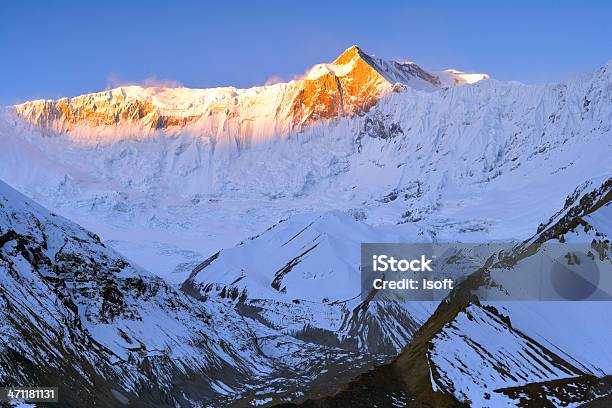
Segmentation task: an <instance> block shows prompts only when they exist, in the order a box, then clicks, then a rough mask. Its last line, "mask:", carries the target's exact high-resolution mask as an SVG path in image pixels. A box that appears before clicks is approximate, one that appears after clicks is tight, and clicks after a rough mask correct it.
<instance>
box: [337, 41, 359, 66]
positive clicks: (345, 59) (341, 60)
mask: <svg viewBox="0 0 612 408" xmlns="http://www.w3.org/2000/svg"><path fill="white" fill-rule="evenodd" d="M364 55H365V54H364V53H363V51H362V50H361V48H359V47H358V46H357V45H351V46H350V47H349V48H347V49H346V50H344V52H342V54H340V55H339V56H338V58H336V59H335V60H334V62H333V63H332V64H334V65H344V64H347V63H349V62H350V61H352V60H353V59H355V58H356V57H361V56H364Z"/></svg>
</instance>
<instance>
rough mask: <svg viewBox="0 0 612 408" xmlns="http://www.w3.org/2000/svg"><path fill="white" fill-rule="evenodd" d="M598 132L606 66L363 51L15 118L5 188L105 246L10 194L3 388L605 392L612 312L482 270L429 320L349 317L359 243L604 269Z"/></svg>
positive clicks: (430, 397)
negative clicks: (480, 245)
mask: <svg viewBox="0 0 612 408" xmlns="http://www.w3.org/2000/svg"><path fill="white" fill-rule="evenodd" d="M483 79H488V80H486V81H484V80H483ZM455 85H462V86H455ZM611 123H612V68H611V66H610V65H609V64H608V65H607V66H604V67H602V68H601V69H598V70H595V71H593V72H591V73H587V74H584V75H582V76H580V77H577V78H574V79H570V80H567V81H564V82H561V83H558V84H551V85H541V86H540V85H538V86H535V85H524V84H519V83H514V82H513V83H505V82H499V81H495V80H490V79H489V78H488V76H486V75H483V74H468V73H464V72H461V71H457V70H447V71H444V72H440V73H432V72H427V71H425V70H423V69H421V68H419V67H418V66H417V65H416V64H414V63H399V62H392V61H384V60H380V59H377V58H375V57H372V56H369V55H367V54H365V53H364V52H363V51H361V50H360V49H359V48H357V47H351V48H349V49H348V50H347V51H345V52H344V53H343V54H342V55H341V56H339V57H338V58H337V59H336V60H335V61H334V62H333V63H331V64H321V65H317V66H315V67H313V68H312V69H311V70H310V71H309V72H308V73H307V74H306V75H305V76H304V78H302V79H299V80H295V81H291V82H289V83H285V84H276V85H271V86H264V87H257V88H251V89H245V90H241V89H235V88H217V89H186V88H142V87H136V86H131V87H121V88H117V89H113V90H110V91H106V92H101V93H97V94H89V95H83V96H79V97H75V98H71V99H61V100H58V101H32V102H27V103H25V104H22V105H18V106H15V107H8V108H6V109H5V110H3V111H2V112H0V179H3V180H5V181H7V182H8V183H10V184H11V185H12V186H13V187H15V188H17V189H19V190H20V191H22V192H24V193H25V194H26V195H28V196H30V197H32V198H34V199H35V200H36V201H38V202H40V203H41V204H42V205H44V206H45V207H46V208H50V209H51V210H53V211H54V212H56V213H59V214H62V216H66V217H67V218H70V219H73V220H75V221H77V222H78V223H79V224H82V225H84V226H86V227H87V228H88V229H90V230H93V231H96V233H98V234H99V235H100V236H101V237H102V238H98V236H97V235H95V234H93V233H91V232H88V231H87V230H85V229H83V228H81V227H79V226H77V225H76V224H74V223H73V222H70V221H68V220H67V219H66V218H63V217H60V216H59V215H53V213H51V212H50V211H48V210H45V209H44V208H42V207H41V206H39V205H37V204H34V203H33V202H32V201H31V200H29V199H27V198H25V197H24V196H22V195H21V194H19V193H17V192H15V191H14V190H13V189H11V188H10V187H8V186H7V185H5V184H0V316H1V317H2V322H3V323H0V324H1V325H2V330H1V331H0V333H1V334H0V337H1V338H2V343H1V345H0V362H1V364H0V383H2V384H13V383H12V382H11V381H17V380H19V382H20V383H31V384H37V383H41V382H44V383H50V384H56V383H57V379H58V378H64V379H68V380H66V382H65V384H64V383H62V384H60V386H61V387H64V388H63V390H64V391H62V392H63V393H64V394H67V393H70V395H73V396H74V400H70V401H68V402H67V403H69V404H71V405H72V406H82V405H91V404H92V402H93V401H94V400H95V401H96V402H97V404H98V405H100V406H117V403H118V402H119V403H121V402H122V401H125V400H126V399H127V401H128V402H129V403H132V404H134V405H137V401H143V405H145V406H147V405H149V406H150V405H154V406H187V407H190V406H201V405H204V406H207V405H212V406H236V407H242V406H253V405H265V404H268V405H273V404H278V403H284V402H288V401H294V402H295V403H303V404H305V405H307V406H309V405H310V406H338V407H344V406H347V405H349V404H350V405H352V406H364V407H366V406H368V407H369V406H372V405H377V406H406V405H408V406H412V405H415V406H440V405H441V406H462V405H463V406H465V405H471V406H476V407H481V406H482V407H485V406H516V405H519V406H520V405H521V404H522V405H523V406H543V405H544V406H545V404H549V405H551V404H552V405H551V406H567V405H568V404H578V403H581V402H585V401H590V400H596V399H597V398H600V396H604V395H605V394H607V393H609V392H608V389H607V386H608V385H607V384H608V383H609V379H608V378H607V377H606V376H608V375H610V374H611V372H612V355H611V354H610V351H609V350H608V348H609V347H607V345H609V343H610V341H611V340H612V333H610V331H609V329H608V328H609V327H612V322H610V320H609V319H610V318H609V307H607V304H606V303H600V304H597V303H594V302H589V303H586V302H566V303H565V302H555V303H542V304H529V303H525V302H503V304H499V303H497V304H490V303H487V302H485V301H484V300H479V299H478V298H477V297H475V296H472V295H473V293H472V292H473V291H475V290H476V289H478V288H480V287H483V286H486V285H488V284H490V283H491V282H504V275H503V273H502V272H501V271H500V270H499V269H496V268H494V267H490V265H488V267H487V268H488V269H487V268H485V269H487V273H486V274H484V275H483V274H482V271H480V272H478V273H475V274H473V275H470V277H469V278H468V279H466V281H465V282H464V283H463V284H462V285H461V286H460V287H459V288H458V289H457V290H456V291H455V292H453V293H452V294H451V296H450V297H449V298H448V299H446V300H445V301H444V302H442V303H440V304H437V303H431V304H430V303H418V304H417V303H406V302H400V301H398V300H396V299H391V298H388V299H383V300H382V301H377V302H371V301H362V299H361V296H360V279H359V278H360V275H359V244H360V243H361V242H434V243H435V242H454V241H459V242H491V241H504V242H507V241H512V242H521V243H522V244H520V245H517V246H516V247H515V251H514V253H513V256H515V257H516V258H517V260H520V259H522V257H524V258H525V259H527V258H528V254H529V253H530V252H529V251H538V250H539V248H540V247H539V245H540V244H541V243H542V242H550V241H555V240H556V241H559V242H560V241H561V240H565V241H568V242H571V241H575V242H587V243H591V242H593V240H595V245H596V246H597V247H600V246H602V245H604V246H605V245H607V247H606V248H607V249H606V251H608V250H609V238H608V237H609V235H610V232H609V226H610V222H609V220H610V206H609V194H610V193H609V187H610V185H609V181H608V179H609V178H610V176H611V175H612V167H611V164H610V160H609V157H610V152H611V151H612V146H611V143H610V142H611V140H612V139H611V138H610V131H611V130H610V129H611V128H610V124H611ZM279 220H282V221H279ZM534 231H537V233H536V234H535V235H534ZM561 237H562V238H561ZM111 247H112V248H113V249H111ZM119 252H120V253H122V254H124V255H125V256H126V257H124V256H123V255H119ZM485 261H486V260H485V259H483V260H482V265H483V266H484V265H485V264H486V262H485ZM145 269H146V270H148V271H150V272H152V273H153V274H150V273H149V272H147V271H145ZM585 345H587V346H585ZM402 350H403V351H402ZM400 352H401V354H400V355H399V356H398V357H397V358H395V359H393V358H394V357H395V356H396V355H397V354H398V353H400ZM375 363H376V364H383V363H384V365H382V366H381V367H378V368H374V369H372V370H370V371H368V370H369V369H371V368H372V366H373V364H375ZM364 372H365V373H364ZM361 373H363V375H360V374H361ZM351 379H354V381H352V382H351ZM14 384H17V382H15V383H14ZM341 384H348V385H346V386H342V387H341ZM339 388H340V389H339ZM75 390H78V392H76V393H75V392H74V391H75ZM330 395H335V396H332V397H329V396H330ZM549 397H550V398H549ZM308 400H310V401H308ZM419 404H420V405H419ZM427 404H429V405H427ZM538 404H539V405H538Z"/></svg>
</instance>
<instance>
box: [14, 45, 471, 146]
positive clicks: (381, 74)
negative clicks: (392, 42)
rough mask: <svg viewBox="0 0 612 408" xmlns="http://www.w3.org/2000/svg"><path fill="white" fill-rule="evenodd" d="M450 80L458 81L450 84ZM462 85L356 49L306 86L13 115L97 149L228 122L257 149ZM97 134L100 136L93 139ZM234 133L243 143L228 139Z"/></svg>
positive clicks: (91, 99) (66, 105) (25, 107)
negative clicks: (399, 93) (389, 98)
mask: <svg viewBox="0 0 612 408" xmlns="http://www.w3.org/2000/svg"><path fill="white" fill-rule="evenodd" d="M447 77H453V78H454V80H450V79H449V80H445V79H446V78H447ZM457 77H458V75H456V74H455V75H452V74H448V73H446V74H444V75H442V74H435V73H430V72H427V71H426V70H424V69H422V68H421V67H419V66H418V65H417V64H415V63H413V62H397V61H387V60H384V59H381V58H378V57H375V56H373V55H369V54H366V53H365V52H364V51H363V50H362V49H361V48H360V47H359V46H357V45H352V46H351V47H349V48H347V49H346V50H344V51H343V52H342V53H341V54H340V55H339V56H338V57H337V58H336V59H335V60H334V61H333V62H331V63H324V64H318V65H315V66H314V67H312V68H311V69H310V70H309V71H308V73H307V74H306V76H305V77H304V78H302V79H300V80H296V81H291V82H288V83H284V84H282V85H281V86H273V87H271V86H263V87H256V88H251V89H236V88H230V87H227V88H214V89H189V88H169V87H156V88H142V87H127V88H118V89H115V90H110V91H105V92H99V93H93V94H86V95H81V96H77V97H74V98H62V99H58V100H55V101H51V100H40V101H32V102H26V103H24V104H21V105H17V106H15V110H16V111H17V113H18V114H19V115H20V116H21V117H23V118H25V119H26V120H27V121H29V122H31V123H33V124H35V125H37V126H40V127H42V128H45V129H49V130H52V131H55V132H57V133H70V136H71V137H72V138H78V139H80V140H81V139H84V140H81V141H83V142H91V140H90V139H91V138H92V136H91V135H92V134H96V135H102V133H104V134H105V135H104V136H100V137H101V138H102V140H97V141H95V143H100V142H112V141H116V140H121V139H126V138H134V137H138V138H142V137H146V136H147V135H149V134H151V133H152V132H155V131H157V130H168V131H169V132H170V133H173V132H174V133H176V132H181V131H183V130H189V131H195V132H196V133H201V132H210V129H218V128H221V129H226V128H227V126H226V125H224V124H225V123H226V122H227V120H228V119H229V120H231V121H234V120H235V121H236V125H235V126H236V129H237V130H236V129H234V128H233V127H231V130H227V132H228V134H227V135H226V136H227V137H228V139H230V140H233V139H236V138H238V139H239V140H243V139H244V140H251V141H253V140H255V139H258V140H259V139H269V138H273V137H276V136H279V135H282V134H285V133H287V132H291V131H300V130H301V129H303V128H304V126H307V125H309V124H311V123H314V122H317V121H320V120H328V119H333V118H336V117H340V116H350V115H353V114H355V113H360V112H364V111H367V110H369V109H370V108H371V107H372V106H374V105H375V104H376V103H377V102H378V101H379V100H380V98H381V97H383V96H384V95H386V94H388V93H390V92H392V91H393V90H394V89H397V88H396V84H398V83H400V84H403V85H406V86H407V87H409V88H413V89H417V90H424V91H433V90H436V89H438V88H440V87H441V86H444V85H445V84H450V85H460V84H463V83H469V82H470V81H471V80H473V79H474V78H472V76H466V75H463V76H462V77H461V78H459V79H457ZM476 79H477V78H476ZM468 80H470V81H468ZM247 124H248V125H247ZM92 128H96V129H97V131H96V132H92V131H91V129H92ZM228 129H230V128H228ZM79 132H80V133H82V134H83V136H85V137H83V138H81V137H80V136H79V135H78V133H79ZM233 132H237V133H238V135H237V136H236V135H230V134H229V133H233ZM216 136H221V135H216Z"/></svg>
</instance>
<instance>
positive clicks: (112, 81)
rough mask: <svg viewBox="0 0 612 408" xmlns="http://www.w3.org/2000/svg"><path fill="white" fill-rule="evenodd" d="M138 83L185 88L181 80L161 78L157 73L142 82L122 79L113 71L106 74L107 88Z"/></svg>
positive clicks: (149, 85) (150, 85) (145, 85)
mask: <svg viewBox="0 0 612 408" xmlns="http://www.w3.org/2000/svg"><path fill="white" fill-rule="evenodd" d="M129 85H138V86H142V87H144V88H155V87H162V88H183V87H184V86H185V85H183V84H182V83H181V82H179V81H176V80H174V79H159V78H157V76H155V75H151V76H149V77H147V78H145V79H144V80H142V81H140V82H135V81H125V80H123V79H121V78H120V77H119V76H118V75H117V74H115V73H113V72H111V73H109V74H108V75H107V76H106V89H113V88H117V87H120V86H129Z"/></svg>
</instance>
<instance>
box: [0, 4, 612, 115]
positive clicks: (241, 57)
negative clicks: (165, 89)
mask: <svg viewBox="0 0 612 408" xmlns="http://www.w3.org/2000/svg"><path fill="white" fill-rule="evenodd" d="M352 44H358V45H359V46H361V48H362V49H363V50H364V51H366V52H368V53H370V54H375V55H378V56H380V57H384V58H394V59H402V60H405V59H410V60H412V61H415V62H416V63H417V64H419V65H421V66H423V67H424V68H426V69H427V68H429V69H444V68H448V67H454V68H458V69H463V70H466V71H478V72H486V73H489V74H491V75H492V76H493V77H494V78H497V79H502V80H508V79H516V80H520V81H524V82H529V83H541V82H551V81H556V80H559V79H563V78H566V77H568V76H571V75H572V74H575V73H577V72H583V71H586V70H590V69H595V68H597V67H600V66H601V65H603V64H605V63H606V62H607V61H608V60H610V59H612V1H575V2H569V1H567V2H564V1H534V0H532V1H501V0H490V1H444V2H442V1H440V2H438V1H419V2H412V1H397V2H394V1H390V2H384V1H375V0H371V1H352V2H349V1H347V2H341V1H334V0H325V1H318V0H308V1H238V0H226V1H218V0H217V1H214V2H213V1H210V2H205V1H197V2H196V1H193V2H190V1H156V0H148V1H130V0H125V1H100V0H98V1H76V0H75V1H73V2H68V1H61V0H57V1H28V0H25V1H11V2H9V1H1V2H0V78H1V80H0V81H1V82H0V104H4V105H6V104H12V103H16V102H19V101H24V100H28V99H34V98H57V97H60V96H74V95H78V94H81V93H86V92H92V91H99V90H103V89H105V88H108V87H109V86H111V85H117V84H122V83H143V82H145V81H146V82H147V83H151V82H152V80H151V78H156V79H157V80H160V81H161V80H168V81H177V82H179V83H181V84H184V85H185V86H190V87H211V86H223V85H234V86H238V87H248V86H252V85H258V84H263V83H265V82H266V81H267V80H269V79H270V78H273V77H280V78H283V79H292V78H293V77H295V76H296V75H300V74H302V73H303V72H304V71H305V70H306V69H307V68H309V67H310V66H312V65H314V64H316V63H320V62H329V61H331V60H333V59H334V58H335V57H336V56H337V55H338V54H339V53H340V52H341V51H342V50H344V49H345V48H348V47H349V46H350V45H352Z"/></svg>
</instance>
